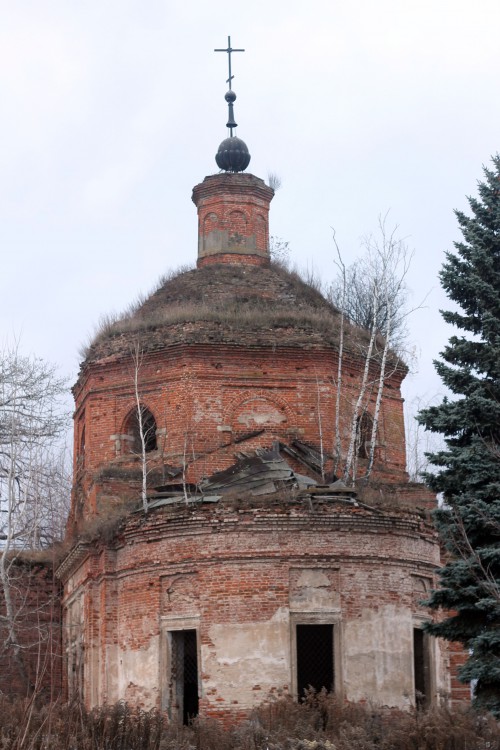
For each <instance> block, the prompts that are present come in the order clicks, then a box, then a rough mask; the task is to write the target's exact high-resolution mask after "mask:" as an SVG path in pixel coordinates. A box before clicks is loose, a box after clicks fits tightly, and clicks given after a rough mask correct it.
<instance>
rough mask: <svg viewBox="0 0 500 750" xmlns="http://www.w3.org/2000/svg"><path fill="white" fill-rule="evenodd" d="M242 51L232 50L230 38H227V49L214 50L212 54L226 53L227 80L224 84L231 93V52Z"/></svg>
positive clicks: (241, 50)
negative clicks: (227, 65) (226, 84)
mask: <svg viewBox="0 0 500 750" xmlns="http://www.w3.org/2000/svg"><path fill="white" fill-rule="evenodd" d="M244 51H245V50H244V49H233V48H232V47H231V37H230V36H228V38H227V48H226V49H214V52H227V58H228V63H229V78H228V79H227V81H226V83H228V84H229V90H230V91H231V81H232V79H233V78H234V76H233V75H231V52H244Z"/></svg>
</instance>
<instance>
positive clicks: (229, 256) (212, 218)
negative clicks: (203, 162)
mask: <svg viewBox="0 0 500 750" xmlns="http://www.w3.org/2000/svg"><path fill="white" fill-rule="evenodd" d="M273 196H274V190H273V189H272V188H270V187H269V186H268V185H266V184H265V182H264V181H263V180H261V179H260V178H259V177H254V175H252V174H232V173H225V174H217V175H211V176H210V177H205V179H204V180H203V182H202V183H200V184H199V185H196V187H195V188H194V189H193V202H194V203H195V204H196V207H197V209H198V267H200V266H203V265H206V264H207V263H215V262H219V263H243V264H245V263H246V264H248V263H249V262H253V263H258V264H261V265H266V264H267V263H269V204H270V202H271V200H272V199H273ZM250 258H251V259H252V260H251V261H250Z"/></svg>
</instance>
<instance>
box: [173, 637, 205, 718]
mask: <svg viewBox="0 0 500 750" xmlns="http://www.w3.org/2000/svg"><path fill="white" fill-rule="evenodd" d="M169 636H170V657H171V661H170V686H171V695H172V707H175V708H176V712H177V716H178V718H179V719H181V718H182V723H183V724H185V725H187V724H189V723H190V722H191V721H192V720H193V719H194V718H195V717H196V716H198V709H199V706H198V647H197V641H196V630H173V631H171V632H170V633H169Z"/></svg>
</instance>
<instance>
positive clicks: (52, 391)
mask: <svg viewBox="0 0 500 750" xmlns="http://www.w3.org/2000/svg"><path fill="white" fill-rule="evenodd" d="M64 392H65V383H64V381H63V380H62V379H60V378H58V377H57V375H56V372H55V368H54V367H53V366H51V365H49V364H47V363H46V362H44V361H43V360H41V359H37V358H35V357H27V356H22V355H21V354H20V352H19V349H18V346H17V345H16V346H14V347H12V348H10V349H6V350H4V351H3V353H2V354H1V355H0V511H1V512H0V586H1V589H0V591H1V595H2V598H3V614H2V616H1V618H0V623H1V624H2V625H3V628H2V631H3V633H4V634H5V635H4V639H3V640H4V642H3V644H2V645H3V647H4V648H5V649H9V650H10V652H11V653H12V655H13V660H14V662H15V664H16V665H17V668H18V670H19V674H20V676H21V679H22V680H23V681H25V682H26V681H27V672H26V665H25V662H24V655H23V648H24V647H25V644H23V643H22V640H21V638H20V634H19V611H18V610H19V606H20V605H19V595H18V594H19V592H18V590H17V588H16V585H17V583H16V563H17V561H18V559H19V557H20V555H21V553H22V552H23V551H24V550H25V549H26V548H33V547H34V548H37V549H39V548H40V547H41V546H42V545H43V542H44V540H46V541H51V540H52V534H53V529H51V528H50V523H51V520H52V517H53V515H54V514H53V513H52V512H51V510H50V508H51V504H52V503H53V501H54V499H55V496H54V489H53V481H54V475H53V473H52V466H53V463H54V461H53V459H54V456H55V454H56V453H58V452H59V451H60V440H61V438H62V435H63V434H64V431H65V430H66V428H67V415H65V414H64V409H63V403H62V399H63V394H64ZM60 515H61V516H64V510H62V511H60ZM27 687H29V686H28V685H27Z"/></svg>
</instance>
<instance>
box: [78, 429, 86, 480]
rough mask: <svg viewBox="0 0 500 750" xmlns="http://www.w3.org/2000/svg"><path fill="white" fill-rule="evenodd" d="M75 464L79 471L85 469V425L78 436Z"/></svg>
mask: <svg viewBox="0 0 500 750" xmlns="http://www.w3.org/2000/svg"><path fill="white" fill-rule="evenodd" d="M77 464H78V468H79V469H83V468H84V467H85V425H84V426H83V427H82V432H81V434H80V445H79V446H78V460H77Z"/></svg>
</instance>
